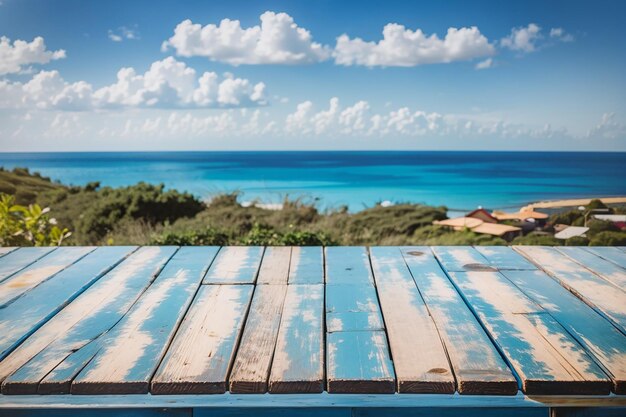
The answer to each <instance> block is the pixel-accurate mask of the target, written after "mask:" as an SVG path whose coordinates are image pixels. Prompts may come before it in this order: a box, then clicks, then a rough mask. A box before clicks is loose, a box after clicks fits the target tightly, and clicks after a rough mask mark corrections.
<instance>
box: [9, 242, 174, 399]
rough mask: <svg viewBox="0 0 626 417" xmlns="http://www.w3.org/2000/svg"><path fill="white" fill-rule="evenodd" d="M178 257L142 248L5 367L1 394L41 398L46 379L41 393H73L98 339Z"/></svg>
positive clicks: (159, 249)
mask: <svg viewBox="0 0 626 417" xmlns="http://www.w3.org/2000/svg"><path fill="white" fill-rule="evenodd" d="M175 251H176V248H175V247H171V246H170V247H168V246H163V247H143V248H140V249H139V250H137V251H136V252H134V253H133V254H132V255H130V256H129V257H128V258H126V259H125V260H124V261H123V262H122V263H121V264H119V265H118V266H116V267H115V268H114V269H113V270H111V271H110V272H108V273H107V274H106V275H105V276H104V277H102V278H101V279H99V280H98V281H97V282H96V283H94V284H93V285H92V286H91V287H89V288H88V289H87V290H86V291H85V292H84V293H82V294H81V295H80V296H78V297H77V298H76V299H75V300H74V301H73V302H72V303H70V304H69V305H68V306H67V307H65V308H64V309H63V310H61V311H60V312H59V313H57V314H56V315H55V316H54V317H52V318H51V319H50V320H49V321H48V322H47V323H46V324H44V325H43V326H42V327H41V328H39V329H38V330H37V331H36V332H35V333H34V334H33V335H32V336H30V337H29V338H28V339H26V341H25V342H23V343H22V344H21V345H20V346H19V347H18V348H17V349H15V350H14V351H13V352H12V353H11V354H10V355H9V356H7V358H6V359H4V360H3V361H2V362H0V381H4V384H3V386H2V392H3V393H16V394H25V393H36V392H37V389H38V388H37V387H38V385H39V382H40V381H42V380H43V379H44V378H46V379H45V380H44V381H43V382H42V383H41V385H40V386H39V390H40V392H41V393H69V390H70V382H71V380H72V379H73V378H74V376H76V375H77V374H78V372H80V370H81V369H83V367H84V366H85V365H86V364H87V363H88V362H89V361H90V360H91V358H92V357H93V355H94V354H95V353H96V352H97V348H99V343H97V342H99V341H100V340H99V337H100V336H101V335H103V334H105V333H106V332H107V331H109V330H110V329H111V328H112V327H113V326H114V325H115V324H116V323H117V322H118V321H119V320H120V318H122V317H123V316H124V314H125V313H126V312H127V311H128V309H130V308H131V306H132V305H133V304H134V303H135V301H136V300H137V298H138V297H139V296H140V295H141V294H142V293H143V291H144V290H145V289H146V288H147V287H148V286H149V285H150V283H151V282H152V280H153V279H154V277H155V276H156V275H157V274H158V273H159V272H160V271H161V269H162V268H163V266H164V265H165V263H166V262H167V261H168V259H169V258H170V257H171V256H172V255H173V254H174V252H175ZM96 341H97V342H96ZM18 369H19V370H18ZM16 371H17V372H16ZM11 374H13V375H11ZM9 375H11V377H10V378H7V377H8V376H9Z"/></svg>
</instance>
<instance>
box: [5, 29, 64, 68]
mask: <svg viewBox="0 0 626 417" xmlns="http://www.w3.org/2000/svg"><path fill="white" fill-rule="evenodd" d="M61 58H65V51H64V50H63V49H59V50H56V51H49V50H48V49H47V48H46V44H45V42H44V39H43V38H42V37H41V36H38V37H36V38H35V39H33V40H32V41H31V42H27V41H23V40H20V39H16V40H15V41H14V42H13V43H11V40H10V39H9V38H7V37H6V36H2V37H0V75H5V74H14V73H18V72H20V71H22V69H23V67H25V66H28V65H32V64H47V63H48V62H50V61H52V60H57V59H61Z"/></svg>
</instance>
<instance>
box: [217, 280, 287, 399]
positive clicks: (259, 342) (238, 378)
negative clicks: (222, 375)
mask: <svg viewBox="0 0 626 417" xmlns="http://www.w3.org/2000/svg"><path fill="white" fill-rule="evenodd" d="M286 294H287V285H285V284H282V285H281V284H277V285H257V286H256V288H255V290H254V297H253V299H252V304H251V305H250V311H249V312H248V318H247V319H246V324H245V327H244V331H243V335H242V337H241V343H240V344H239V348H238V350H237V356H236V357H235V362H234V363H233V369H232V371H231V373H230V377H229V387H230V392H233V393H245V394H250V393H264V392H267V389H268V379H269V373H270V367H271V365H272V355H273V353H274V351H275V349H276V341H277V340H278V331H279V328H280V320H281V316H282V311H283V306H284V303H285V296H286Z"/></svg>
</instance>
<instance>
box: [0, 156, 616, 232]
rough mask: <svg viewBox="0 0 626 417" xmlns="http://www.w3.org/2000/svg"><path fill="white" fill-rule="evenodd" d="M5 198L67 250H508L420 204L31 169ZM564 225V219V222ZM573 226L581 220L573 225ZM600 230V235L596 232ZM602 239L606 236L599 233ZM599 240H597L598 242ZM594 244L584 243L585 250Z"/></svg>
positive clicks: (4, 185)
mask: <svg viewBox="0 0 626 417" xmlns="http://www.w3.org/2000/svg"><path fill="white" fill-rule="evenodd" d="M0 192H4V193H6V194H10V195H13V196H15V199H16V203H18V204H31V203H38V204H40V205H41V206H42V207H49V208H50V209H51V212H50V216H52V217H54V218H55V219H56V222H57V223H58V225H59V226H60V227H61V228H67V229H69V230H70V231H71V232H72V236H71V237H70V238H69V239H66V240H64V241H63V244H73V245H106V244H117V245H123V244H137V245H145V244H157V245H170V244H171V245H227V244H243V245H504V244H506V242H505V241H504V240H502V239H500V238H497V237H492V236H487V235H479V234H476V233H473V232H471V231H464V232H454V231H450V230H448V229H445V228H442V227H438V226H433V225H432V222H433V221H434V220H442V219H445V218H446V211H447V210H446V208H445V207H432V206H426V205H417V204H397V205H395V206H390V207H382V206H375V207H371V208H368V209H366V210H363V211H360V212H358V213H349V212H347V210H345V209H340V210H335V211H329V212H320V211H319V210H318V209H317V208H316V207H315V206H314V205H311V204H307V203H304V202H303V201H300V200H297V199H296V200H286V201H284V204H283V208H282V209H281V210H268V209H264V208H260V207H255V206H250V207H244V206H242V205H241V204H240V203H239V201H238V195H237V194H236V193H234V194H223V195H217V196H215V197H214V198H213V199H212V200H211V201H210V202H209V203H205V202H202V201H200V200H199V199H197V198H196V197H195V196H193V195H191V194H188V193H180V192H178V191H176V190H166V189H165V188H164V186H163V185H151V184H145V183H139V184H136V185H133V186H129V187H120V188H111V187H101V186H100V184H99V183H90V184H87V185H86V186H84V187H77V186H68V185H63V184H60V183H55V182H53V181H51V180H50V179H49V178H45V177H42V176H41V175H39V174H37V173H29V172H28V170H26V169H19V168H18V169H15V170H13V171H6V170H0ZM559 220H562V219H561V218H559ZM572 221H577V220H576V219H572ZM596 229H597V230H596ZM596 231H597V234H598V235H599V236H600V238H601V241H600V243H602V242H603V241H604V240H607V239H608V240H610V241H611V242H620V241H621V240H620V239H623V238H626V234H625V233H624V232H619V231H615V230H614V229H611V228H607V227H605V225H597V226H594V233H595V232H596ZM600 233H603V234H600ZM596 241H597V239H596ZM514 243H517V244H536V243H541V244H560V243H562V242H561V241H556V240H555V239H554V238H551V237H550V236H533V235H528V236H525V237H523V238H519V239H517V240H516V241H515V242H514ZM588 243H589V240H586V241H585V242H580V243H579V244H588Z"/></svg>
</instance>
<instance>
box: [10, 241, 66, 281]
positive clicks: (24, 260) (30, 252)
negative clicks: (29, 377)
mask: <svg viewBox="0 0 626 417" xmlns="http://www.w3.org/2000/svg"><path fill="white" fill-rule="evenodd" d="M55 249H56V247H49V246H48V247H45V246H43V247H34V248H19V249H17V250H13V251H10V252H8V253H5V254H4V255H2V258H0V282H2V281H4V280H5V279H7V277H9V276H11V275H13V274H15V273H16V272H18V271H20V270H21V269H23V268H25V267H27V266H28V265H30V264H32V263H35V262H36V261H37V260H38V259H40V258H42V257H43V256H46V255H47V254H49V253H51V252H52V251H53V250H55Z"/></svg>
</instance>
